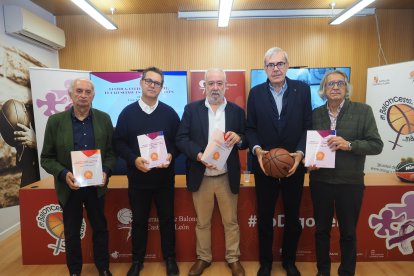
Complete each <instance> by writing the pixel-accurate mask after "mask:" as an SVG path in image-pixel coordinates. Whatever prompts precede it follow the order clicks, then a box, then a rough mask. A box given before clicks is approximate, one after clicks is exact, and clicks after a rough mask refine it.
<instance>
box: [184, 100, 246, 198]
mask: <svg viewBox="0 0 414 276" xmlns="http://www.w3.org/2000/svg"><path fill="white" fill-rule="evenodd" d="M225 116H226V118H225V119H226V129H225V131H226V132H227V131H233V132H235V133H237V134H238V135H239V136H240V137H241V139H242V146H241V147H238V146H237V145H234V147H233V149H232V151H231V153H230V155H229V157H228V159H227V170H228V176H229V183H230V189H231V191H232V193H234V194H237V193H238V192H239V190H240V160H239V154H238V149H242V148H244V147H245V145H247V143H246V139H245V136H244V130H245V124H246V122H245V113H244V110H243V109H242V108H241V107H239V106H238V105H236V104H234V103H231V102H229V101H227V105H226V108H225ZM208 127H209V122H208V109H207V107H206V106H205V100H200V101H196V102H193V103H190V104H188V105H187V106H186V107H185V109H184V114H183V118H182V120H181V123H180V127H179V129H178V132H177V138H176V143H177V147H178V148H179V149H180V151H181V152H182V153H184V154H185V155H186V156H187V164H186V165H187V175H186V179H187V188H188V190H189V191H191V192H195V191H197V190H198V189H199V187H200V185H201V181H202V180H203V177H204V172H205V169H206V167H205V166H204V165H203V164H202V163H201V162H199V161H197V154H198V153H199V152H204V150H205V148H206V147H207V144H208Z"/></svg>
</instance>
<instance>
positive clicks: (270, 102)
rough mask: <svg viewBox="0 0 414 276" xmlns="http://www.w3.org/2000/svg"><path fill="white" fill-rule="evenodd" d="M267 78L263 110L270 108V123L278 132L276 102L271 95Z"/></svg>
mask: <svg viewBox="0 0 414 276" xmlns="http://www.w3.org/2000/svg"><path fill="white" fill-rule="evenodd" d="M269 85H270V83H269V80H268V81H267V82H266V95H267V97H265V98H264V99H263V100H264V101H265V105H266V108H265V109H264V110H270V111H271V112H270V114H269V115H270V120H271V121H272V125H273V127H274V128H275V130H276V132H278V127H277V120H279V112H278V111H277V106H276V102H275V98H274V97H273V95H272V92H271V91H270V88H269Z"/></svg>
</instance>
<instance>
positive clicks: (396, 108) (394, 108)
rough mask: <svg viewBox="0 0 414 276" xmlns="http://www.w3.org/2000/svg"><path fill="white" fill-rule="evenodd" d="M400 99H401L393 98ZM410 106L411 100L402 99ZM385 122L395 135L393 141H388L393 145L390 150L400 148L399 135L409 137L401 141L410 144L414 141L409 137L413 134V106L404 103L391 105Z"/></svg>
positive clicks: (413, 138)
mask: <svg viewBox="0 0 414 276" xmlns="http://www.w3.org/2000/svg"><path fill="white" fill-rule="evenodd" d="M395 98H398V99H400V98H402V97H395ZM402 102H407V103H410V104H412V99H406V98H404V101H402ZM387 121H388V125H389V126H390V127H391V129H392V130H394V131H395V132H396V133H397V137H396V138H395V141H388V142H390V143H392V144H393V147H392V149H393V150H394V149H395V148H396V147H397V146H399V147H402V146H401V145H400V144H398V141H399V139H400V136H401V135H410V136H408V137H405V139H402V141H405V142H410V141H413V140H414V137H413V136H412V135H411V134H413V133H414V108H413V106H411V105H409V104H405V103H398V104H394V105H391V106H390V107H389V108H388V110H387Z"/></svg>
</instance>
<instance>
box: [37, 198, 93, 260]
mask: <svg viewBox="0 0 414 276" xmlns="http://www.w3.org/2000/svg"><path fill="white" fill-rule="evenodd" d="M36 221H37V226H38V227H39V228H41V229H45V230H46V232H47V233H48V234H49V235H50V236H52V237H53V238H54V239H55V240H56V242H55V243H54V244H48V245H47V247H48V248H50V249H53V255H54V256H57V255H59V254H60V253H61V252H65V234H64V227H63V213H62V207H60V205H58V204H50V205H46V206H43V207H42V209H40V210H39V213H38V214H37V216H36ZM80 232H81V233H80V236H81V239H83V238H84V237H85V232H86V223H85V219H83V220H82V226H81V230H80Z"/></svg>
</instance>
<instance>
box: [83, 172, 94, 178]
mask: <svg viewBox="0 0 414 276" xmlns="http://www.w3.org/2000/svg"><path fill="white" fill-rule="evenodd" d="M83 176H84V177H85V178H86V179H91V178H92V177H93V172H92V171H85V172H84V173H83Z"/></svg>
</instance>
